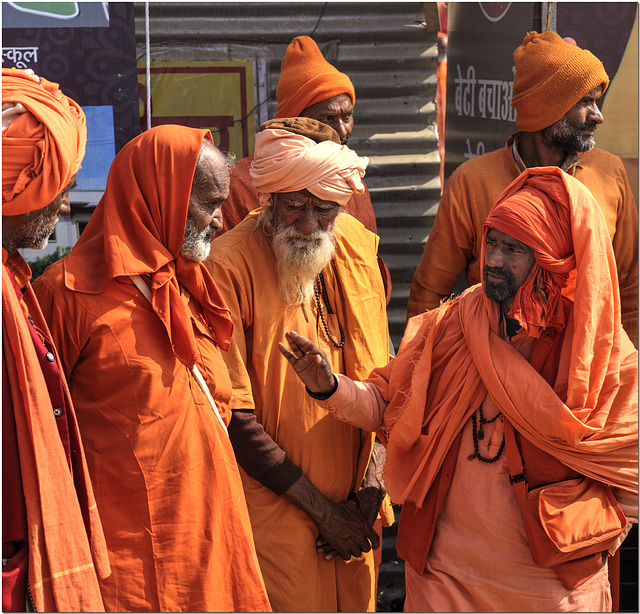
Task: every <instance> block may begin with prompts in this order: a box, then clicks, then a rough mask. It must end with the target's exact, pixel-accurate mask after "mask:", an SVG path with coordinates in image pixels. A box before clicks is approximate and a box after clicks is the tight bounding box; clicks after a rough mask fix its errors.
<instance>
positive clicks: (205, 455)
mask: <svg viewBox="0 0 640 614" xmlns="http://www.w3.org/2000/svg"><path fill="white" fill-rule="evenodd" d="M228 190H229V171H228V168H227V163H226V160H225V158H224V156H223V155H222V154H221V153H220V152H219V151H218V150H217V149H216V147H215V146H214V145H213V141H212V138H211V133H210V132H209V131H208V130H201V129H195V128H187V127H184V126H173V125H163V126H156V127H155V128H152V129H150V130H147V131H146V132H143V133H142V134H141V135H139V136H137V137H136V138H135V139H133V140H131V141H130V142H129V143H127V144H126V145H125V146H124V147H123V148H122V149H121V150H120V151H119V152H118V154H117V155H116V157H115V159H114V161H113V164H112V165H111V169H110V171H109V177H108V179H107V187H106V190H105V193H104V196H103V197H102V199H101V200H100V202H99V203H98V206H97V207H96V210H95V212H94V213H93V215H92V216H91V220H90V221H89V223H88V225H87V227H86V229H85V230H84V232H83V233H82V236H81V237H80V240H79V241H78V242H77V243H76V245H75V246H74V248H73V249H72V250H71V252H69V254H67V255H66V256H65V257H64V258H63V259H62V260H60V261H58V262H56V263H55V264H53V265H52V266H51V267H49V268H48V269H47V270H46V271H45V273H44V274H43V275H42V276H41V277H39V278H38V280H37V281H36V283H35V284H34V287H35V291H36V293H37V295H38V299H39V300H40V304H41V305H42V311H43V312H44V314H45V315H46V317H47V320H48V322H49V325H50V327H51V332H52V334H53V337H54V339H55V340H56V343H57V344H58V348H59V349H60V357H61V362H62V365H63V368H64V370H65V373H66V374H67V377H68V380H69V389H70V390H71V395H72V397H73V402H74V404H75V407H76V411H77V414H78V423H79V425H80V430H81V432H82V437H83V441H84V444H85V446H86V453H87V462H88V465H89V471H90V473H91V479H92V481H93V487H94V491H95V495H96V504H97V507H98V510H99V511H100V515H101V517H102V522H103V527H104V535H105V539H106V544H107V548H108V550H109V556H110V559H111V569H112V573H111V575H110V576H109V577H108V578H105V579H103V580H101V581H100V589H101V591H102V596H103V599H104V604H105V608H106V609H107V611H110V612H265V611H269V609H270V608H269V601H268V599H267V596H266V591H265V588H264V582H263V580H262V576H261V574H260V569H259V567H258V560H257V557H256V552H255V547H254V543H253V537H252V534H251V524H250V520H249V515H248V513H247V507H246V504H245V501H244V496H243V493H242V482H241V480H240V475H239V473H238V467H237V464H236V462H235V458H234V455H233V449H232V447H231V444H230V442H229V437H228V436H227V431H226V425H227V424H228V422H229V418H230V414H231V412H230V411H229V407H228V401H229V398H230V396H231V382H230V381H229V375H228V373H227V369H226V367H225V364H224V362H223V360H222V357H221V354H222V351H223V350H225V349H226V348H227V347H228V345H229V338H230V336H231V331H232V329H233V326H232V323H231V319H230V317H229V310H228V309H227V308H226V306H225V304H224V302H223V300H222V298H221V297H220V293H219V291H218V289H217V287H216V285H215V283H214V281H213V279H212V278H211V276H210V275H209V273H208V271H207V270H206V269H205V268H204V266H203V265H202V260H204V258H206V256H207V254H208V252H209V248H210V243H211V237H212V236H213V234H214V233H215V231H216V229H217V228H219V227H220V224H221V217H222V214H221V211H220V207H221V205H222V203H223V202H224V200H225V198H226V196H227V193H228Z"/></svg>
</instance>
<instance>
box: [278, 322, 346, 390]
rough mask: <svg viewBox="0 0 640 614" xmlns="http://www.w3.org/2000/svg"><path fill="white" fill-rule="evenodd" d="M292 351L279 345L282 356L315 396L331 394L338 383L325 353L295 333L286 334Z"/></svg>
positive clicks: (281, 344) (282, 344)
mask: <svg viewBox="0 0 640 614" xmlns="http://www.w3.org/2000/svg"><path fill="white" fill-rule="evenodd" d="M285 338H286V339H287V342H288V343H289V347H290V348H291V350H289V349H287V346H286V345H284V343H278V349H279V350H280V352H281V354H282V355H283V356H284V357H285V358H286V359H287V360H288V361H289V363H290V364H291V366H292V367H293V369H294V371H295V372H296V373H297V374H298V377H299V378H300V380H301V381H302V383H303V384H304V385H305V386H306V387H307V388H308V389H309V390H310V391H311V392H313V393H314V394H331V393H332V392H334V391H335V389H336V387H337V382H336V379H335V377H334V376H333V372H332V371H331V365H330V364H329V361H328V360H327V357H326V355H325V353H324V352H323V351H322V350H321V349H320V348H319V347H318V346H317V345H316V344H315V343H313V341H309V339H307V338H306V337H303V336H302V335H299V334H298V333H297V332H295V331H290V332H288V333H286V334H285Z"/></svg>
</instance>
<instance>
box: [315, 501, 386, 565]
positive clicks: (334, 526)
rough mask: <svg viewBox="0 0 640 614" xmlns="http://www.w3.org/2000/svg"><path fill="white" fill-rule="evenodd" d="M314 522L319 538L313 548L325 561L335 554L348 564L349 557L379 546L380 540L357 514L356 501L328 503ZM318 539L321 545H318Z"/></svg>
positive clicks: (358, 512)
mask: <svg viewBox="0 0 640 614" xmlns="http://www.w3.org/2000/svg"><path fill="white" fill-rule="evenodd" d="M314 520H315V523H316V526H317V527H318V530H319V531H320V535H321V536H322V537H318V541H317V542H316V549H317V550H319V549H322V550H323V552H322V553H324V555H325V558H327V559H332V558H334V557H335V556H336V553H337V554H338V555H340V556H341V557H342V558H343V559H344V560H345V561H348V560H349V559H350V558H351V557H352V556H355V557H358V556H360V555H361V554H362V553H363V552H369V550H371V548H372V547H373V549H374V550H375V549H377V548H378V547H379V546H380V537H379V536H378V534H377V533H376V532H375V530H374V529H373V527H372V526H370V525H369V523H368V522H367V519H366V518H365V517H364V516H363V515H362V514H361V513H360V511H359V510H358V507H357V505H356V503H355V501H344V502H343V503H331V504H330V505H329V506H327V508H326V510H324V512H323V513H322V514H321V515H319V516H318V517H316V518H314ZM321 540H322V541H323V542H324V543H323V544H322V545H318V542H320V541H321ZM322 553H321V554H322Z"/></svg>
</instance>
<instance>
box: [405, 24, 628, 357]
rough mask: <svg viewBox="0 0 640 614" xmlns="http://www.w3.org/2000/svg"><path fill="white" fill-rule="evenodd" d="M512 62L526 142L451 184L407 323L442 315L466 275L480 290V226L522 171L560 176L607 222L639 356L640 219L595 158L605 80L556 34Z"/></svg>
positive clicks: (462, 172)
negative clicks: (555, 170) (584, 193)
mask: <svg viewBox="0 0 640 614" xmlns="http://www.w3.org/2000/svg"><path fill="white" fill-rule="evenodd" d="M513 58H514V63H515V68H516V72H515V77H514V80H513V99H512V101H511V104H512V106H514V107H515V109H516V112H517V115H516V123H517V125H518V128H519V129H520V132H518V133H516V134H514V135H512V136H511V137H510V138H509V139H508V140H507V143H506V145H505V147H504V148H503V149H501V150H498V151H493V152H490V153H487V154H484V155H482V156H478V157H476V158H473V159H471V160H469V161H467V162H465V163H464V164H462V165H461V166H460V167H459V168H458V169H457V170H456V171H455V172H454V173H453V174H452V175H451V177H450V178H449V180H448V181H447V183H446V185H445V188H444V193H443V196H442V199H441V201H440V205H439V207H438V213H437V215H436V220H435V223H434V225H433V229H432V231H431V233H430V234H429V239H428V241H427V244H426V246H425V250H424V253H423V255H422V259H421V261H420V264H419V265H418V268H417V270H416V272H415V275H414V278H413V283H412V286H411V293H410V297H409V305H408V317H411V316H414V315H416V314H418V313H422V312H423V311H425V310H427V309H433V308H435V307H437V306H438V305H439V304H440V301H441V300H442V299H443V298H444V297H446V296H448V295H449V294H451V292H452V290H453V288H454V285H455V283H456V280H457V279H458V276H459V275H460V274H461V273H462V272H464V273H465V274H466V279H467V284H468V285H470V286H471V285H473V284H476V283H478V282H479V281H480V250H481V246H482V241H481V238H482V225H483V223H484V220H485V219H486V217H487V215H488V213H489V211H490V209H491V207H492V206H493V204H494V203H495V202H496V199H497V198H498V196H499V195H500V193H501V192H502V191H503V190H504V189H505V188H506V187H507V186H508V185H509V184H510V183H511V182H512V181H513V180H514V179H515V178H516V177H517V176H518V175H519V174H520V173H521V172H522V171H523V170H525V169H526V168H529V167H535V166H558V167H560V168H561V169H562V170H564V171H565V172H567V173H569V174H570V175H572V176H574V177H575V178H576V179H578V180H579V181H581V182H582V183H583V184H584V185H585V186H586V187H587V188H589V190H590V191H591V193H592V194H593V196H594V197H595V199H596V201H597V203H598V205H599V207H600V208H601V210H602V212H603V214H604V218H605V221H606V225H607V231H608V233H609V236H610V237H611V241H612V243H613V251H614V254H615V256H616V263H617V269H618V281H619V286H620V296H621V300H622V323H623V325H624V327H625V330H626V331H627V332H628V334H629V337H630V338H631V340H632V341H633V342H634V344H636V346H637V338H638V296H637V295H638V213H637V209H636V204H635V202H634V198H633V194H632V192H631V188H630V186H629V181H628V179H627V175H626V172H625V170H624V166H623V164H622V161H621V160H620V159H619V158H618V157H616V156H614V155H612V154H610V153H608V152H606V151H603V150H601V149H597V148H594V142H595V141H594V132H595V131H596V129H597V127H598V125H599V124H601V123H602V122H603V121H604V120H603V117H602V113H601V112H600V109H599V108H598V100H599V99H600V98H601V97H602V95H603V94H604V92H605V91H606V89H607V86H608V84H609V77H608V76H607V74H606V72H605V70H604V67H603V65H602V62H600V60H598V58H596V57H595V56H594V55H593V54H592V53H591V52H589V51H587V50H585V49H581V48H580V47H577V46H576V45H575V44H572V43H571V42H567V41H565V40H563V39H562V38H561V37H560V36H559V35H558V34H556V33H555V32H551V31H548V32H544V33H542V34H537V33H535V32H531V33H529V34H527V36H526V37H525V39H524V42H523V44H522V45H521V46H520V47H518V48H517V49H516V51H515V52H514V54H513ZM571 286H572V283H571V282H570V284H569V287H571ZM568 291H569V292H571V290H570V288H569V290H568Z"/></svg>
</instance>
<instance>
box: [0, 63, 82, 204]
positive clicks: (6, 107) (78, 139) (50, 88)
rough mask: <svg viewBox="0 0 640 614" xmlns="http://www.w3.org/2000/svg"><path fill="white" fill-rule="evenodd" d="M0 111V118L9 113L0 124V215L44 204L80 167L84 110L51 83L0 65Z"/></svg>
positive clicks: (49, 200) (56, 193)
mask: <svg viewBox="0 0 640 614" xmlns="http://www.w3.org/2000/svg"><path fill="white" fill-rule="evenodd" d="M38 81H39V82H38ZM20 105H21V106H20ZM2 111H3V120H4V117H5V115H6V114H10V115H12V116H13V119H12V121H11V123H10V124H9V125H8V126H7V127H6V128H5V127H4V121H3V129H2V215H19V214H21V213H27V212H28V211H35V210H36V209H41V208H42V207H46V206H47V205H48V204H49V203H50V202H51V201H52V200H53V199H54V198H55V197H56V196H57V195H58V194H59V193H60V192H61V191H62V190H63V189H64V187H65V186H66V185H67V184H68V183H69V181H70V180H71V178H72V177H73V175H75V174H76V173H77V172H78V169H79V168H80V163H81V162H82V158H83V157H84V151H85V145H86V142H87V127H86V120H85V116H84V113H83V111H82V109H81V108H80V107H79V106H78V104H76V103H75V102H74V101H73V100H71V98H68V97H67V96H65V95H64V94H63V93H62V92H61V91H60V89H59V87H58V85H57V84H56V83H52V82H51V81H47V80H46V79H42V78H40V79H38V77H35V76H31V75H30V74H29V73H28V72H27V71H24V70H16V69H6V68H3V69H2Z"/></svg>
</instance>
